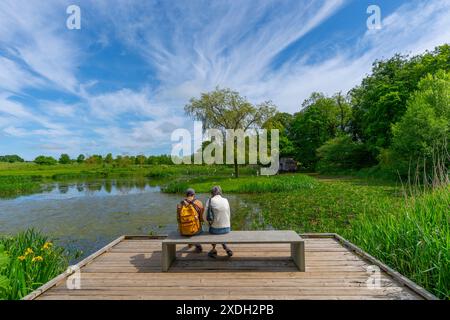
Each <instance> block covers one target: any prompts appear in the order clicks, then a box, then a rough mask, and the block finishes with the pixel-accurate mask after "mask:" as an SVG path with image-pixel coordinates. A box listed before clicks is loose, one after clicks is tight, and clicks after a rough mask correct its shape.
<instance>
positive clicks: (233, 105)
mask: <svg viewBox="0 0 450 320" xmlns="http://www.w3.org/2000/svg"><path fill="white" fill-rule="evenodd" d="M184 110H185V112H186V114H187V115H189V116H191V117H193V118H194V119H196V120H199V121H202V123H203V128H204V129H209V128H214V129H219V130H222V131H223V132H224V133H225V130H227V129H233V130H237V129H242V130H244V131H245V130H247V129H251V128H260V127H261V126H262V125H263V124H264V122H266V121H267V119H269V118H271V117H272V116H273V115H274V114H275V111H276V108H275V107H274V105H273V104H272V103H271V102H270V101H266V102H263V103H261V104H258V105H253V104H251V103H250V102H249V101H247V99H246V98H244V97H242V96H240V95H239V93H238V92H236V91H232V90H230V89H219V88H216V90H214V91H212V92H208V93H203V94H202V95H201V97H200V98H199V99H196V98H192V99H191V100H190V102H189V104H187V105H186V106H185V108H184ZM224 136H225V134H224ZM234 144H235V148H236V145H237V144H236V141H235V142H234ZM234 173H235V177H238V176H239V166H238V163H237V155H236V152H235V154H234Z"/></svg>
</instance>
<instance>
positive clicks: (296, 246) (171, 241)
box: [161, 231, 305, 272]
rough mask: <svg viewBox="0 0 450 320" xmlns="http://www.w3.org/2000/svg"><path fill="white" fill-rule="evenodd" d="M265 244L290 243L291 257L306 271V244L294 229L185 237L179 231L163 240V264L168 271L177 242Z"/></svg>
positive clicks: (173, 258)
mask: <svg viewBox="0 0 450 320" xmlns="http://www.w3.org/2000/svg"><path fill="white" fill-rule="evenodd" d="M197 243H198V244H214V243H216V244H221V243H227V244H244V243H246V244H265V243H289V244H290V245H291V257H292V259H293V260H294V263H295V265H296V266H297V268H298V270H299V271H305V244H304V242H303V239H302V238H301V237H300V236H299V235H298V234H297V233H296V232H294V231H231V232H230V233H227V234H221V235H213V234H210V233H207V232H204V233H202V234H199V235H196V236H192V237H185V236H181V235H179V234H178V233H176V234H175V233H174V234H170V235H169V236H168V237H167V238H166V239H164V240H163V241H162V254H161V266H162V271H163V272H167V271H168V270H169V268H170V266H171V264H172V262H173V261H174V260H175V257H176V245H177V244H197Z"/></svg>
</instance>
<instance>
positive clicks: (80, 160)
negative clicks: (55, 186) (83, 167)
mask: <svg viewBox="0 0 450 320" xmlns="http://www.w3.org/2000/svg"><path fill="white" fill-rule="evenodd" d="M85 159H86V157H85V156H84V154H80V155H79V156H78V157H77V162H78V163H83V162H84V160H85Z"/></svg>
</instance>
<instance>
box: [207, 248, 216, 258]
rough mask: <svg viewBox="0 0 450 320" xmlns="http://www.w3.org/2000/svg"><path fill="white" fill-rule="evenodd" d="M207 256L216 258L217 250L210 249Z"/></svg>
mask: <svg viewBox="0 0 450 320" xmlns="http://www.w3.org/2000/svg"><path fill="white" fill-rule="evenodd" d="M208 257H210V258H214V259H215V258H217V250H211V251H210V252H208Z"/></svg>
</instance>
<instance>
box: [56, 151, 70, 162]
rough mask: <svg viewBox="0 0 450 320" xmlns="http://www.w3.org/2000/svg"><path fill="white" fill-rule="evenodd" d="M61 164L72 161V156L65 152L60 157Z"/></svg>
mask: <svg viewBox="0 0 450 320" xmlns="http://www.w3.org/2000/svg"><path fill="white" fill-rule="evenodd" d="M58 162H59V163H60V164H69V163H71V162H72V161H71V160H70V157H69V155H68V154H66V153H63V154H62V155H61V156H60V157H59V161H58Z"/></svg>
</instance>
